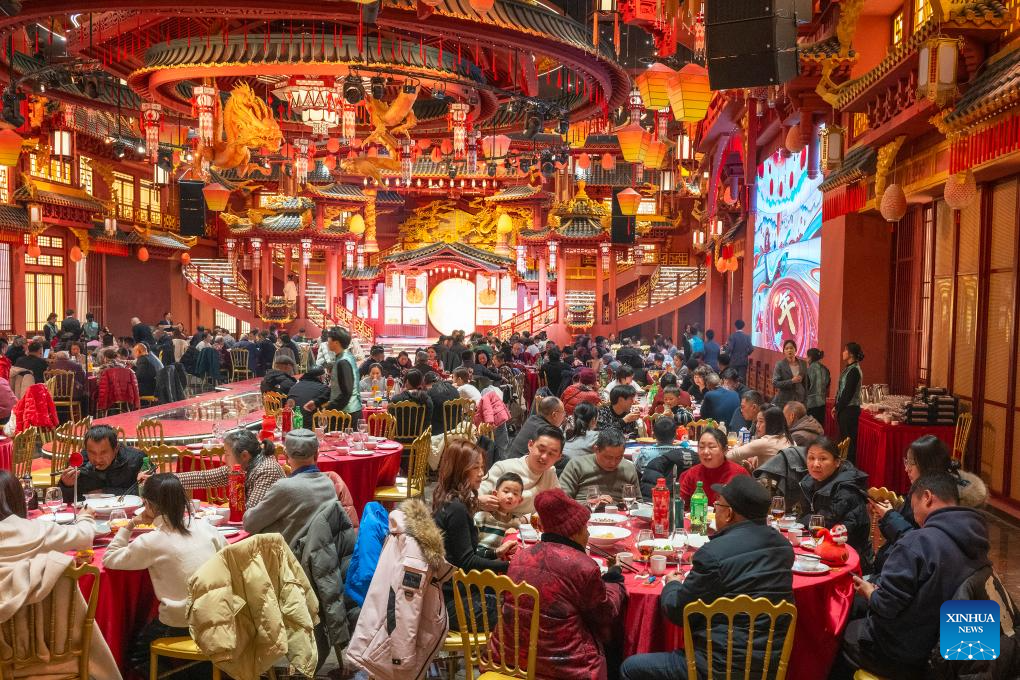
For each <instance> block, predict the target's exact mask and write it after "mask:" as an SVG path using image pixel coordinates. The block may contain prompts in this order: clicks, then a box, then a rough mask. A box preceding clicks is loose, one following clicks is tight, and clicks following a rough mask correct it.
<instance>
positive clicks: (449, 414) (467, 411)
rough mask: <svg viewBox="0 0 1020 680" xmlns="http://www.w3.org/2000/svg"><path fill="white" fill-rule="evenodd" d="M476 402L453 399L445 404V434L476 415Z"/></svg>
mask: <svg viewBox="0 0 1020 680" xmlns="http://www.w3.org/2000/svg"><path fill="white" fill-rule="evenodd" d="M474 411H475V402H473V401H471V400H470V399H466V398H461V399H451V400H449V401H444V402H443V432H449V431H450V430H452V429H453V428H455V427H457V425H459V424H460V423H461V422H462V421H465V420H470V419H471V417H472V416H473V415H474Z"/></svg>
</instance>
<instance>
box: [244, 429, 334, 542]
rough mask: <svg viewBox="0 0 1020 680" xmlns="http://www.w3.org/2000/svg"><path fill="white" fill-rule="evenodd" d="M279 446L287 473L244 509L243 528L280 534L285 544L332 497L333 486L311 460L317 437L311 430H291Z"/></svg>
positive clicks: (317, 443)
mask: <svg viewBox="0 0 1020 680" xmlns="http://www.w3.org/2000/svg"><path fill="white" fill-rule="evenodd" d="M283 446H284V449H285V450H286V452H287V465H289V466H290V476H288V477H287V478H286V479H280V480H278V481H277V482H276V483H275V484H273V485H272V486H271V487H269V491H267V492H266V496H265V498H263V499H262V502H261V503H259V504H258V505H256V506H254V507H251V508H249V509H248V511H247V512H245V513H244V530H245V531H247V532H248V533H250V534H282V535H283V539H284V540H285V541H287V543H288V544H289V543H290V542H291V540H292V539H293V538H294V537H295V536H297V535H298V532H300V531H301V529H303V528H304V526H305V523H306V522H307V521H308V520H309V519H310V518H311V517H312V516H313V515H314V514H315V513H316V512H317V511H318V510H319V508H320V507H321V506H322V505H323V504H324V503H328V502H330V501H336V487H335V486H333V482H332V481H330V479H329V477H327V476H326V475H324V474H323V473H322V472H320V471H319V468H318V466H316V464H315V460H316V458H317V457H318V455H319V440H318V438H317V437H316V436H315V433H314V432H312V431H311V430H306V429H303V428H302V429H300V430H291V431H290V432H288V433H287V436H286V438H285V439H284V441H283Z"/></svg>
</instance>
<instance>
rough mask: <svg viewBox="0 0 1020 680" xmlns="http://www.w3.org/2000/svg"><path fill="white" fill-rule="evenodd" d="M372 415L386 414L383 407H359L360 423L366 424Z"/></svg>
mask: <svg viewBox="0 0 1020 680" xmlns="http://www.w3.org/2000/svg"><path fill="white" fill-rule="evenodd" d="M374 413H386V407H385V406H365V405H362V407H361V420H362V422H366V423H367V422H368V419H369V417H370V416H371V415H372V414H374Z"/></svg>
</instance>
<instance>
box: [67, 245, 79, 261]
mask: <svg viewBox="0 0 1020 680" xmlns="http://www.w3.org/2000/svg"><path fill="white" fill-rule="evenodd" d="M67 257H68V259H69V260H71V262H74V263H78V262H81V258H82V253H81V248H79V247H78V246H71V250H69V251H68V252H67Z"/></svg>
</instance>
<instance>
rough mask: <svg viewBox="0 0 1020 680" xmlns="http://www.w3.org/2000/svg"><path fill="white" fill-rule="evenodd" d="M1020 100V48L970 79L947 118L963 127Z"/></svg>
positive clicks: (956, 125) (953, 125) (950, 122)
mask: <svg viewBox="0 0 1020 680" xmlns="http://www.w3.org/2000/svg"><path fill="white" fill-rule="evenodd" d="M1018 100H1020V50H1010V51H1009V52H1007V53H1006V54H1005V55H1003V56H1002V58H1001V59H998V60H996V61H993V62H988V63H986V64H985V66H984V67H983V69H982V71H981V72H980V73H979V74H978V75H977V76H976V77H974V79H973V80H971V81H970V86H969V87H968V88H967V91H966V92H965V93H964V95H963V96H962V97H960V100H959V101H958V102H956V106H955V107H954V108H953V110H952V111H950V112H949V114H948V115H947V116H946V118H945V122H946V124H948V125H950V126H952V127H960V126H962V125H965V124H967V123H971V122H974V121H975V120H976V119H978V118H981V117H985V116H988V115H991V114H993V113H996V112H998V111H1001V110H1003V109H1006V108H1009V107H1012V106H1015V105H1016V104H1017V101H1018Z"/></svg>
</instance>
